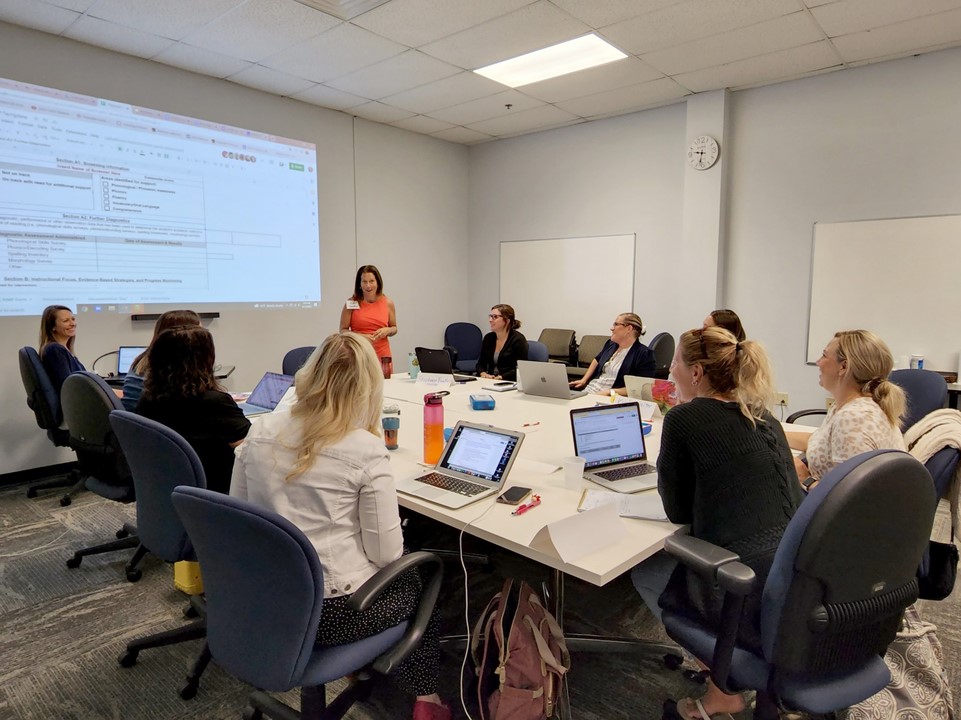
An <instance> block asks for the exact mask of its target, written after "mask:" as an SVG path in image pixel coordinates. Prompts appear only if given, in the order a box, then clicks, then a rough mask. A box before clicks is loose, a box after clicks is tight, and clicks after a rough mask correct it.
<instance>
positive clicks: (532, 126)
mask: <svg viewBox="0 0 961 720" xmlns="http://www.w3.org/2000/svg"><path fill="white" fill-rule="evenodd" d="M579 120H580V118H579V117H577V115H572V114H571V113H569V112H566V111H564V110H561V109H560V108H556V107H554V106H553V105H543V106H541V107H538V108H533V109H531V110H521V111H520V112H517V113H511V114H510V115H503V116H501V117H496V118H491V119H490V120H482V121H481V122H478V123H472V124H470V125H469V126H468V127H469V128H470V129H471V130H477V131H478V132H482V133H487V134H488V135H494V136H496V137H502V136H505V135H516V134H518V133H523V132H529V131H531V130H544V129H547V128H551V127H557V126H559V125H569V124H570V123H573V122H578V121H579Z"/></svg>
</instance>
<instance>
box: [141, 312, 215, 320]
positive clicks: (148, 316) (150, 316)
mask: <svg viewBox="0 0 961 720" xmlns="http://www.w3.org/2000/svg"><path fill="white" fill-rule="evenodd" d="M197 314H198V315H199V316H200V319H201V320H213V319H216V318H219V317H220V313H219V312H202V313H197ZM160 315H161V313H135V314H133V315H131V316H130V320H131V321H132V322H148V321H149V322H156V321H157V320H159V319H160Z"/></svg>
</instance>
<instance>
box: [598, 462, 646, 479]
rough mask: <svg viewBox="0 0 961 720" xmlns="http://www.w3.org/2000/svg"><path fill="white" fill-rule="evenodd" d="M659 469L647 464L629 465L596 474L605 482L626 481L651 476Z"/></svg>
mask: <svg viewBox="0 0 961 720" xmlns="http://www.w3.org/2000/svg"><path fill="white" fill-rule="evenodd" d="M656 472H657V468H656V467H654V466H653V465H648V464H647V463H641V464H640V465H628V466H627V467H622V468H614V469H613V470H604V471H602V472H596V473H594V474H595V475H597V476H598V477H601V478H604V479H605V480H626V479H627V478H633V477H639V476H641V475H649V474H650V473H656Z"/></svg>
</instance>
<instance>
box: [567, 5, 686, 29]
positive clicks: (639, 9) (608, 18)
mask: <svg viewBox="0 0 961 720" xmlns="http://www.w3.org/2000/svg"><path fill="white" fill-rule="evenodd" d="M552 2H553V3H554V4H555V5H557V7H559V8H561V9H562V10H564V11H565V12H568V13H570V14H571V15H573V16H574V17H576V18H577V19H578V20H582V21H583V22H585V23H587V24H588V25H590V26H591V27H594V28H602V27H604V26H605V25H612V24H614V23H618V22H621V21H623V20H627V19H628V18H633V17H637V16H638V15H644V14H646V13H649V12H654V11H655V10H660V9H661V8H665V7H667V6H669V5H676V4H677V3H679V2H683V0H602V1H601V2H598V0H552Z"/></svg>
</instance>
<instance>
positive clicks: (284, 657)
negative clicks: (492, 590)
mask: <svg viewBox="0 0 961 720" xmlns="http://www.w3.org/2000/svg"><path fill="white" fill-rule="evenodd" d="M173 504H174V507H175V508H176V509H177V512H178V514H179V515H180V517H181V519H182V520H183V523H184V526H185V527H186V528H187V533H188V535H189V536H190V539H191V541H192V542H193V544H194V547H195V548H196V550H197V556H198V557H199V558H200V563H201V565H202V567H203V569H204V585H205V588H206V592H207V642H208V644H209V646H210V651H211V653H212V654H213V657H214V659H215V660H216V661H217V664H218V665H220V666H221V667H222V668H223V669H224V670H226V671H227V672H229V673H231V674H232V675H234V676H235V677H237V678H239V679H241V680H243V681H244V682H247V683H250V684H251V685H253V686H254V687H256V688H259V690H258V691H257V692H254V693H253V694H251V696H250V704H251V707H249V708H248V709H247V710H246V712H245V714H244V717H245V718H248V719H253V718H261V717H262V716H263V714H266V715H268V716H269V717H272V718H285V719H290V718H303V719H304V720H336V719H337V718H342V717H343V716H344V714H345V713H346V712H347V711H348V710H349V709H350V706H351V705H352V704H353V703H354V702H355V701H356V700H357V699H359V698H362V697H364V696H365V695H366V693H367V692H369V690H370V688H369V683H368V682H367V681H368V673H367V672H358V671H365V670H368V669H370V670H375V671H377V672H379V673H384V674H386V673H389V672H391V671H392V670H394V669H395V668H396V667H397V666H398V665H399V664H400V663H401V662H402V661H403V660H404V658H406V657H407V656H408V655H409V654H410V652H411V651H412V650H413V649H414V648H415V647H416V646H417V645H418V643H420V641H421V639H422V638H423V635H424V632H425V630H426V628H427V623H428V621H429V619H430V615H431V612H432V611H433V609H434V604H435V603H436V602H437V596H438V594H439V593H440V585H441V578H442V575H443V568H442V566H441V562H440V560H438V559H437V558H436V557H434V556H432V555H430V554H429V553H422V552H419V553H411V554H409V555H404V556H403V557H401V558H400V559H398V560H396V561H394V562H393V563H391V564H390V565H388V566H386V567H385V568H383V569H381V570H380V571H379V572H378V573H377V574H376V575H374V576H373V577H372V578H370V580H368V581H367V582H365V583H364V584H363V585H361V587H359V588H358V589H357V590H356V591H355V592H354V593H353V595H352V596H351V599H350V602H349V606H350V607H352V608H356V609H358V610H363V609H365V608H367V607H370V605H371V604H373V603H374V602H375V601H376V599H377V597H378V596H379V595H380V593H381V592H383V590H384V589H385V588H386V587H387V586H388V585H390V584H391V583H392V582H393V581H394V580H396V579H397V578H398V577H400V576H401V575H402V574H404V573H406V572H408V571H409V570H410V569H412V568H415V567H420V568H421V570H422V572H424V573H425V574H426V575H427V577H425V578H424V585H423V592H422V593H421V598H420V603H419V604H418V606H417V610H416V611H415V614H414V615H413V616H412V617H411V618H410V619H409V620H407V621H405V622H402V623H401V624H399V625H397V626H395V627H393V628H390V629H389V630H386V631H384V632H382V633H379V634H377V635H373V636H371V637H369V638H366V639H364V640H360V641H357V642H354V643H349V644H347V645H337V646H328V647H321V646H317V645H316V644H315V641H316V638H317V626H318V624H319V622H320V614H321V612H322V611H323V604H324V571H323V568H322V567H321V565H320V561H319V560H318V558H317V551H316V550H315V549H314V546H313V545H311V543H310V541H309V540H308V539H307V538H306V536H305V535H304V534H303V533H302V532H301V531H300V530H299V529H298V528H297V527H295V526H294V525H293V523H291V522H289V521H288V520H286V519H285V518H283V517H281V516H280V515H277V514H276V513H273V512H271V511H269V510H265V509H263V508H260V507H258V506H256V505H254V504H252V503H248V502H245V501H243V500H238V499H237V498H232V497H228V496H226V495H221V494H219V493H215V492H211V491H209V490H203V489H200V488H187V487H178V488H177V489H176V490H174V493H173ZM351 673H353V674H354V680H353V681H352V682H351V684H350V686H349V687H348V688H347V689H346V690H345V691H344V692H342V693H341V694H340V695H339V696H338V697H337V698H336V699H335V700H334V701H333V702H332V703H330V705H328V704H327V700H326V695H325V688H324V686H325V684H326V683H328V682H332V681H334V680H336V679H338V678H342V677H344V676H346V675H349V674H351ZM298 686H300V687H301V694H300V697H301V709H300V713H299V714H298V713H297V712H296V711H294V710H293V709H292V708H290V707H288V706H287V705H284V704H283V703H281V702H279V701H278V700H275V699H274V698H272V697H270V696H269V695H267V693H266V692H264V691H272V692H284V691H287V690H290V689H292V688H295V687H298Z"/></svg>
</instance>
